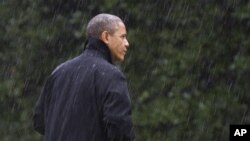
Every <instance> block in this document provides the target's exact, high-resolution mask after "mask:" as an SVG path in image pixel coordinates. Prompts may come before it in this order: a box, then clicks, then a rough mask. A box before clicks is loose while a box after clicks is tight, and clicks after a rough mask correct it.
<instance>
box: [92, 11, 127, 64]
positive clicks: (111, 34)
mask: <svg viewBox="0 0 250 141" xmlns="http://www.w3.org/2000/svg"><path fill="white" fill-rule="evenodd" d="M126 35H127V31H126V27H125V25H124V23H123V22H122V20H121V19H120V18H119V17H117V16H114V15H110V14H99V15H97V16H95V17H94V18H92V19H91V20H90V21H89V23H88V26H87V37H92V38H98V39H100V40H102V41H103V42H104V43H105V44H106V45H107V46H108V48H109V50H110V52H111V55H112V58H113V60H116V61H123V60H124V56H125V54H126V52H127V48H128V46H129V43H128V41H127V37H126Z"/></svg>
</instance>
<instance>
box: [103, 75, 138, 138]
mask: <svg viewBox="0 0 250 141" xmlns="http://www.w3.org/2000/svg"><path fill="white" fill-rule="evenodd" d="M108 83H109V84H108V88H107V93H106V95H105V98H104V104H103V121H104V126H105V129H106V132H107V136H108V138H109V139H110V140H112V141H133V140H134V136H135V135H134V130H133V124H132V119H131V100H130V97H129V93H128V88H127V83H126V80H125V78H124V77H123V75H122V74H121V73H120V72H116V73H115V74H114V75H113V76H112V79H111V81H110V82H108Z"/></svg>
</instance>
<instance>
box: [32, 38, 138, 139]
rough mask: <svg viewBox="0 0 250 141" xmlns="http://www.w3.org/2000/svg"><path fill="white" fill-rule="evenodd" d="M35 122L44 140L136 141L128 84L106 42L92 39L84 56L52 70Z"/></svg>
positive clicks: (41, 96)
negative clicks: (113, 61) (113, 59)
mask: <svg viewBox="0 0 250 141" xmlns="http://www.w3.org/2000/svg"><path fill="white" fill-rule="evenodd" d="M33 124H34V128H35V130H36V131H38V132H39V133H41V134H42V135H44V140H45V141H116V140H117V141H118V140H119V141H120V140H128V141H132V140H134V131H133V125H132V121H131V100H130V97H129V93H128V87H127V83H126V80H125V77H124V75H123V73H122V72H121V71H120V70H119V69H118V68H117V67H116V66H115V65H113V63H112V59H111V55H110V51H109V49H108V48H107V46H106V45H105V44H104V43H103V42H102V41H100V40H98V39H94V38H90V39H89V41H88V45H87V47H86V49H85V51H84V52H83V53H82V54H81V55H79V56H77V57H75V58H73V59H71V60H69V61H67V62H65V63H62V64H61V65H59V66H58V67H57V68H56V69H55V70H54V71H53V72H52V74H51V75H50V76H49V77H48V79H47V81H46V83H45V86H44V88H43V91H42V93H41V95H40V97H39V99H38V101H37V103H36V105H35V108H34V115H33Z"/></svg>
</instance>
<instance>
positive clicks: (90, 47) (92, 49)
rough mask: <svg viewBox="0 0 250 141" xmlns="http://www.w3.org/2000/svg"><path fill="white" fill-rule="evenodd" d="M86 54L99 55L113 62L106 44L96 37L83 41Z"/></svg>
mask: <svg viewBox="0 0 250 141" xmlns="http://www.w3.org/2000/svg"><path fill="white" fill-rule="evenodd" d="M84 52H86V53H87V54H88V55H91V56H97V57H101V58H103V59H105V60H107V61H108V62H109V63H111V64H113V61H112V57H111V53H110V50H109V48H108V46H107V45H106V44H105V43H104V42H103V41H101V40H100V39H97V38H92V37H90V38H88V39H87V41H86V43H85V49H84Z"/></svg>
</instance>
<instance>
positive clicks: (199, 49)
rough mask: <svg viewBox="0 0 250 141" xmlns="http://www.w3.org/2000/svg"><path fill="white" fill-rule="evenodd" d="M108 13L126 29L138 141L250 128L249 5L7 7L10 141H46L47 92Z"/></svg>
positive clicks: (3, 32)
mask: <svg viewBox="0 0 250 141" xmlns="http://www.w3.org/2000/svg"><path fill="white" fill-rule="evenodd" d="M102 12H104V13H111V14H115V15H117V16H119V17H121V18H122V19H123V20H124V22H125V23H126V26H127V30H128V40H129V43H130V49H129V53H128V55H127V56H126V57H127V58H126V60H125V62H124V63H122V64H121V65H120V68H121V69H122V70H123V72H124V73H125V75H126V78H127V80H128V83H129V88H130V95H131V97H132V102H133V122H134V125H135V129H136V139H137V141H228V140H229V139H228V138H229V125H230V124H250V109H249V106H250V85H249V80H250V36H249V34H250V2H249V1H248V0H221V1H218V0H136V1H134V0H126V1H125V0H96V1H91V0H22V1H19V0H1V1H0V64H1V67H0V72H1V74H0V76H1V77H0V114H1V115H0V140H1V141H42V136H40V135H39V134H38V133H36V132H35V131H34V130H33V127H32V110H33V107H34V104H35V102H36V100H37V98H38V96H39V95H40V91H41V88H42V86H43V84H44V82H45V80H46V78H47V77H48V75H49V74H50V73H51V71H52V70H53V69H54V68H55V67H56V66H57V65H58V64H60V63H62V62H64V61H66V60H68V59H70V58H73V57H74V56H77V55H78V54H80V53H81V52H82V49H83V45H84V41H85V39H86V37H85V28H86V24H87V22H88V21H89V20H90V18H92V17H93V16H95V15H96V14H98V13H102Z"/></svg>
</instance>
